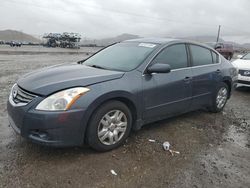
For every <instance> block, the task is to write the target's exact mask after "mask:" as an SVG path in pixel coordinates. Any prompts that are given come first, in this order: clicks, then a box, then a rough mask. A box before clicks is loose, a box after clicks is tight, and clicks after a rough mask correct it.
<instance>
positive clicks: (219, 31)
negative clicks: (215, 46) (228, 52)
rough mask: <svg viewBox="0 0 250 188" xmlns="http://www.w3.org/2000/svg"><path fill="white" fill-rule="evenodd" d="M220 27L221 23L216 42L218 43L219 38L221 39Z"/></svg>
mask: <svg viewBox="0 0 250 188" xmlns="http://www.w3.org/2000/svg"><path fill="white" fill-rule="evenodd" d="M220 27H221V25H219V29H218V34H217V40H216V43H218V42H219V39H220Z"/></svg>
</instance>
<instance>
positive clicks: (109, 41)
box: [81, 33, 140, 46]
mask: <svg viewBox="0 0 250 188" xmlns="http://www.w3.org/2000/svg"><path fill="white" fill-rule="evenodd" d="M136 38H140V37H139V35H132V34H127V33H125V34H122V35H118V36H116V37H112V38H105V39H98V40H92V39H91V40H82V42H81V44H83V45H88V44H96V45H98V46H107V45H110V44H113V43H116V42H120V41H124V40H129V39H136Z"/></svg>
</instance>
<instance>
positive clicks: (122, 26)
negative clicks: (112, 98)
mask: <svg viewBox="0 0 250 188" xmlns="http://www.w3.org/2000/svg"><path fill="white" fill-rule="evenodd" d="M249 7H250V1H248V0H238V1H228V0H220V1H217V0H209V1H207V0H178V1H172V0H158V1H154V0H136V1H135V0H133V1H132V0H105V1H103V0H85V1H82V0H43V1H40V0H8V1H4V2H1V7H0V17H1V20H0V29H16V30H22V31H24V32H27V33H31V34H36V35H42V34H43V33H46V32H64V31H69V32H79V33H81V34H82V36H83V37H87V38H101V37H109V36H114V35H118V34H121V33H132V34H138V35H141V36H175V37H178V36H192V35H216V34H217V29H218V25H222V29H221V35H222V37H223V36H225V37H230V36H232V37H234V38H235V36H250V23H249V17H250V11H249V10H248V9H249Z"/></svg>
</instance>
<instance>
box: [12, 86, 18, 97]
mask: <svg viewBox="0 0 250 188" xmlns="http://www.w3.org/2000/svg"><path fill="white" fill-rule="evenodd" d="M16 96H17V87H14V88H13V90H12V97H13V99H15V98H16Z"/></svg>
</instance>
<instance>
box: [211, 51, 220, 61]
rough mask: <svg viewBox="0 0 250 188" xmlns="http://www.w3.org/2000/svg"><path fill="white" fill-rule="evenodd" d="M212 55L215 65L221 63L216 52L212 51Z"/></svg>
mask: <svg viewBox="0 0 250 188" xmlns="http://www.w3.org/2000/svg"><path fill="white" fill-rule="evenodd" d="M211 53H212V58H213V63H219V56H218V54H216V53H215V52H213V51H211Z"/></svg>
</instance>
